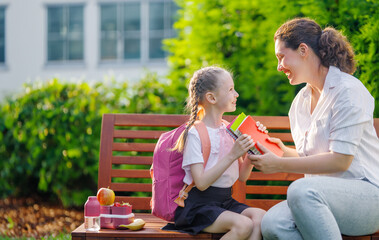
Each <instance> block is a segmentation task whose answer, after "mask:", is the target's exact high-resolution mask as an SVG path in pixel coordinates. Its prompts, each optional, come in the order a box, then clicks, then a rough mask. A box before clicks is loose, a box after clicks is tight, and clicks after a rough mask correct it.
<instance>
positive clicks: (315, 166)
mask: <svg viewBox="0 0 379 240" xmlns="http://www.w3.org/2000/svg"><path fill="white" fill-rule="evenodd" d="M258 144H259V143H258ZM259 148H260V149H261V150H262V151H263V152H264V153H265V154H264V155H259V156H258V155H250V156H249V159H250V160H251V163H252V164H254V166H255V167H256V168H257V169H258V170H260V171H262V172H263V173H276V172H289V173H309V174H322V173H336V172H343V171H346V170H347V169H348V168H349V167H350V164H351V162H352V161H353V158H354V156H352V155H346V154H341V153H336V152H328V153H320V154H317V155H312V156H307V157H278V156H276V155H275V154H273V153H272V152H270V151H269V150H267V148H265V147H264V146H262V145H261V144H259Z"/></svg>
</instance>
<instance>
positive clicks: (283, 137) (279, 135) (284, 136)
mask: <svg viewBox="0 0 379 240" xmlns="http://www.w3.org/2000/svg"><path fill="white" fill-rule="evenodd" d="M268 134H269V135H270V137H276V138H279V139H281V140H282V142H284V143H287V142H288V143H293V139H292V135H291V133H275V132H269V133H268Z"/></svg>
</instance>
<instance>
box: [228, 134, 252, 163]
mask: <svg viewBox="0 0 379 240" xmlns="http://www.w3.org/2000/svg"><path fill="white" fill-rule="evenodd" d="M254 144H255V143H254V141H253V140H252V139H251V137H250V136H249V135H247V134H242V135H241V136H239V137H238V138H237V140H236V141H235V143H234V144H233V148H232V150H230V153H229V154H230V156H231V158H232V159H233V160H236V159H238V158H239V157H241V156H242V155H243V154H245V153H246V152H247V151H248V150H249V149H250V148H252V147H254Z"/></svg>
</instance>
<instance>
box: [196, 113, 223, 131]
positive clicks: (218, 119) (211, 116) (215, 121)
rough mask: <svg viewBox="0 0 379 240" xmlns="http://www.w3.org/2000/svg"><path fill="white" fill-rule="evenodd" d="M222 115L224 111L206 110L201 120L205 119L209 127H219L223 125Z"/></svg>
mask: <svg viewBox="0 0 379 240" xmlns="http://www.w3.org/2000/svg"><path fill="white" fill-rule="evenodd" d="M222 115H223V113H219V112H218V113H217V112H214V111H213V112H212V111H205V114H204V117H203V119H202V120H201V121H203V122H204V124H205V125H206V126H207V127H211V128H218V127H220V126H221V125H222Z"/></svg>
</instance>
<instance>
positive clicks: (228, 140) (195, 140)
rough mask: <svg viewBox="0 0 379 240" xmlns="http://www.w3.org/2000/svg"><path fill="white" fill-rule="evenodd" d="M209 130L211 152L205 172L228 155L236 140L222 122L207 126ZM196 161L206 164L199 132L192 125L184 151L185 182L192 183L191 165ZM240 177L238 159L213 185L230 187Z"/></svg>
mask: <svg viewBox="0 0 379 240" xmlns="http://www.w3.org/2000/svg"><path fill="white" fill-rule="evenodd" d="M207 130H208V134H209V138H210V142H211V152H210V154H209V159H208V162H207V165H206V167H205V173H206V171H207V170H209V169H211V168H212V167H213V166H215V165H216V164H217V163H218V161H220V160H221V159H222V158H223V157H224V156H225V155H227V154H228V153H229V152H230V150H231V149H232V147H233V144H234V140H233V138H232V137H231V136H230V135H229V134H228V133H227V130H226V126H225V125H224V124H222V125H221V126H220V127H219V128H210V127H207ZM195 163H202V164H204V159H203V154H202V151H201V142H200V137H199V134H198V132H197V130H196V128H194V127H192V128H191V129H190V130H189V131H188V136H187V140H186V144H185V146H184V151H183V163H182V168H183V170H184V171H185V176H184V179H183V182H184V183H186V184H191V183H192V181H193V178H192V174H191V165H192V164H195ZM238 177H239V167H238V160H236V161H234V162H233V163H232V165H231V166H230V167H229V168H228V169H226V171H225V172H224V173H223V174H222V175H221V176H220V177H219V178H218V179H217V180H216V181H215V182H214V183H213V184H212V185H211V186H213V187H220V188H228V187H231V186H233V184H234V183H235V181H236V180H237V179H238Z"/></svg>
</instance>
